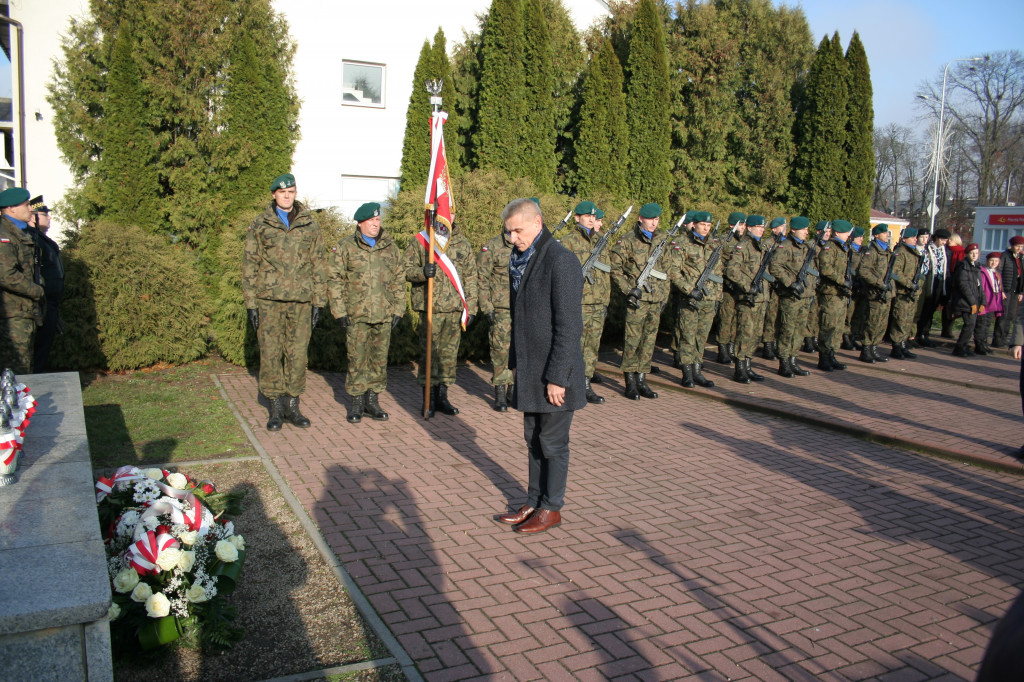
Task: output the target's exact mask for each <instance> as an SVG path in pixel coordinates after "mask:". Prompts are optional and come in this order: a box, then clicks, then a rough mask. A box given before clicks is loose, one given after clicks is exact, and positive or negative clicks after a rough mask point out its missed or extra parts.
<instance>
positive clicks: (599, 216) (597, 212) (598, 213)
mask: <svg viewBox="0 0 1024 682" xmlns="http://www.w3.org/2000/svg"><path fill="white" fill-rule="evenodd" d="M594 217H595V218H597V219H598V220H600V219H602V218H604V211H602V210H601V209H599V208H597V209H594Z"/></svg>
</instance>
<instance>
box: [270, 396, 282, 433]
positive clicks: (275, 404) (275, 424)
mask: <svg viewBox="0 0 1024 682" xmlns="http://www.w3.org/2000/svg"><path fill="white" fill-rule="evenodd" d="M282 402H284V398H274V399H272V400H271V401H270V418H269V419H267V431H280V430H281V423H282V422H281V403H282Z"/></svg>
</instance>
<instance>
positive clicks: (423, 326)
mask: <svg viewBox="0 0 1024 682" xmlns="http://www.w3.org/2000/svg"><path fill="white" fill-rule="evenodd" d="M461 318H462V313H437V312H435V313H434V328H433V341H434V342H433V344H432V345H431V353H430V385H431V386H437V385H438V384H447V385H449V386H451V385H453V384H454V383H455V367H456V365H457V364H458V361H459V341H460V339H461V337H462V322H461ZM420 348H422V349H423V351H424V355H421V356H420V366H419V369H418V370H416V381H417V382H419V385H420V386H425V385H426V379H425V374H424V372H425V371H426V355H425V354H426V348H427V314H426V313H422V314H421V315H420Z"/></svg>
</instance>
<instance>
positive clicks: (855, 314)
mask: <svg viewBox="0 0 1024 682" xmlns="http://www.w3.org/2000/svg"><path fill="white" fill-rule="evenodd" d="M848 255H849V257H850V269H851V270H853V296H852V297H851V301H850V305H849V307H848V308H847V309H846V330H845V333H844V334H843V343H842V349H843V350H860V349H861V346H860V344H859V343H858V342H857V339H863V338H864V324H865V322H866V321H867V319H868V300H867V298H866V297H865V296H864V287H863V286H862V285H861V282H860V275H858V274H857V268H858V267H859V266H860V258H861V256H862V255H864V228H863V227H855V228H853V232H851V233H850V251H849V253H848Z"/></svg>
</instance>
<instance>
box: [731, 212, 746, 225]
mask: <svg viewBox="0 0 1024 682" xmlns="http://www.w3.org/2000/svg"><path fill="white" fill-rule="evenodd" d="M746 219H747V214H746V213H741V212H740V211H733V212H732V213H730V214H729V225H735V224H736V223H742V222H744V221H746Z"/></svg>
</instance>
